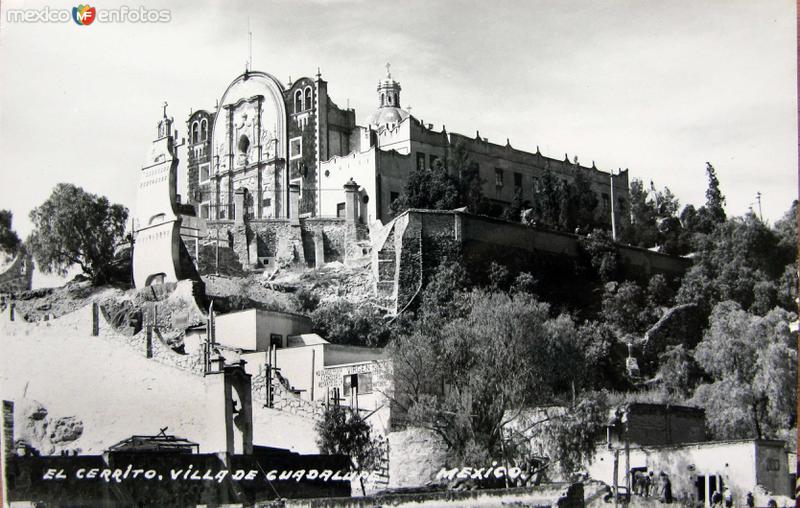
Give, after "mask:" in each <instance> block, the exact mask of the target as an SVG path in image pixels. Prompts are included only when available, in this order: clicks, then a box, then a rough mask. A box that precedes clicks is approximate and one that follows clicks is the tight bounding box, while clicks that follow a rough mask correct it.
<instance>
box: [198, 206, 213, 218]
mask: <svg viewBox="0 0 800 508" xmlns="http://www.w3.org/2000/svg"><path fill="white" fill-rule="evenodd" d="M200 218H201V219H210V218H211V203H209V202H205V203H201V204H200Z"/></svg>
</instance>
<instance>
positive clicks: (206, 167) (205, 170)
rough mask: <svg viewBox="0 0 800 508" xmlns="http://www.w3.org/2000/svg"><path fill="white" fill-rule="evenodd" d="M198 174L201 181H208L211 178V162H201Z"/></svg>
mask: <svg viewBox="0 0 800 508" xmlns="http://www.w3.org/2000/svg"><path fill="white" fill-rule="evenodd" d="M197 176H198V180H199V181H200V183H205V182H207V181H208V180H209V178H211V164H209V163H205V164H200V167H199V168H198V170H197Z"/></svg>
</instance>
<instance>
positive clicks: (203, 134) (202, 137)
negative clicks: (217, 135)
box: [200, 118, 208, 141]
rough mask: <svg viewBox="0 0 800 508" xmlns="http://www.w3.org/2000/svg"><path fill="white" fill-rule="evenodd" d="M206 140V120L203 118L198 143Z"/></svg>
mask: <svg viewBox="0 0 800 508" xmlns="http://www.w3.org/2000/svg"><path fill="white" fill-rule="evenodd" d="M207 139H208V120H206V119H205V118H203V120H202V121H201V122H200V141H205V140H207Z"/></svg>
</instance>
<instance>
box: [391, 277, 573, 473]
mask: <svg viewBox="0 0 800 508" xmlns="http://www.w3.org/2000/svg"><path fill="white" fill-rule="evenodd" d="M467 298H468V299H469V304H468V305H465V306H464V308H465V309H468V311H467V313H466V315H464V316H463V317H456V318H455V319H452V320H449V321H448V322H445V323H443V324H442V325H441V326H440V327H439V328H438V329H435V330H430V329H421V328H418V329H417V330H415V331H414V332H412V333H409V334H404V335H401V336H399V337H397V338H396V339H395V340H394V341H393V342H392V343H391V344H390V346H389V348H390V354H391V357H392V359H393V364H392V365H393V380H394V389H393V393H392V394H391V395H390V398H391V399H392V400H393V402H394V403H395V405H396V407H398V408H399V409H400V410H403V411H404V412H405V414H406V415H407V419H408V421H409V423H411V424H412V425H415V426H418V427H423V428H427V429H429V430H431V431H433V432H435V433H437V434H438V435H439V436H440V437H441V438H442V439H443V440H444V442H445V443H446V444H447V446H448V449H449V452H450V457H451V458H452V459H453V460H455V461H460V462H462V463H474V461H478V460H488V459H491V458H500V457H502V455H503V454H502V443H503V441H502V432H501V429H502V428H503V426H504V425H505V424H506V423H507V422H508V418H510V416H509V414H514V413H516V412H518V411H520V410H521V409H522V408H525V407H527V406H530V405H535V404H540V403H544V402H545V401H549V400H552V397H555V396H558V395H560V394H566V393H569V392H570V391H571V389H572V386H573V382H574V380H575V379H576V377H577V373H576V372H578V371H580V369H579V368H576V365H580V362H581V354H580V351H578V348H577V344H576V343H575V341H574V340H573V337H574V335H575V326H574V322H573V321H572V319H571V318H570V317H568V316H560V317H558V318H554V319H551V318H549V310H550V309H549V306H548V305H547V304H544V303H541V302H537V301H536V300H534V299H533V298H532V297H531V296H530V295H528V294H525V293H516V294H514V295H508V294H504V293H486V292H483V291H474V292H472V293H470V294H469V295H468V296H467Z"/></svg>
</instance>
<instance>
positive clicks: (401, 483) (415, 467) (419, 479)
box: [388, 428, 447, 488]
mask: <svg viewBox="0 0 800 508" xmlns="http://www.w3.org/2000/svg"><path fill="white" fill-rule="evenodd" d="M388 440H389V488H403V487H420V486H424V485H427V484H428V483H430V482H431V481H433V480H434V478H435V476H436V473H438V472H439V471H440V470H441V469H442V467H444V466H445V464H446V459H447V453H446V447H445V444H444V441H442V439H441V438H440V437H439V436H437V435H436V434H434V433H433V432H431V431H429V430H425V429H421V428H408V429H405V430H401V431H397V432H390V433H389V437H388Z"/></svg>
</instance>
